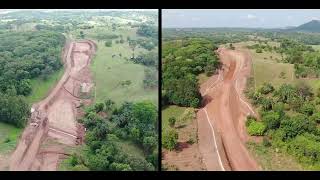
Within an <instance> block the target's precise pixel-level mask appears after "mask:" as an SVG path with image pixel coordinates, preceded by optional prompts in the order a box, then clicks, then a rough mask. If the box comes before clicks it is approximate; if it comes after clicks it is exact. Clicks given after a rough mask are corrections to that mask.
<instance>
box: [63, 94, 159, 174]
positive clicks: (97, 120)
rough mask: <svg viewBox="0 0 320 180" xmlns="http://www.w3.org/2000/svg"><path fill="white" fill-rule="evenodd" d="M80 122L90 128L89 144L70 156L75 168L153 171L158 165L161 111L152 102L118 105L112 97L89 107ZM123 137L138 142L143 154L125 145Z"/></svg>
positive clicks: (69, 161)
mask: <svg viewBox="0 0 320 180" xmlns="http://www.w3.org/2000/svg"><path fill="white" fill-rule="evenodd" d="M104 113H107V114H108V115H107V117H105V116H103V115H102V114H104ZM80 122H81V123H83V124H84V126H85V127H86V128H87V132H86V137H85V143H86V145H87V148H86V149H85V150H83V151H82V152H81V153H80V154H74V155H73V156H71V157H70V158H69V159H68V160H67V161H68V163H69V165H71V167H72V169H73V170H76V169H77V170H86V169H87V170H98V171H102V170H107V171H132V170H133V171H151V170H156V169H157V168H158V113H157V108H156V106H155V105H154V104H152V103H151V102H148V101H144V102H138V103H128V102H125V103H123V104H122V106H121V107H119V108H116V107H115V103H114V102H113V101H111V100H107V101H105V102H104V103H96V104H95V105H94V106H92V107H91V108H88V109H87V111H86V113H85V116H84V117H83V118H82V119H81V120H80ZM123 141H131V142H133V143H135V144H136V146H137V147H138V148H139V149H141V150H142V151H143V156H137V155H135V154H134V152H131V151H129V150H127V149H124V148H122V145H121V143H123Z"/></svg>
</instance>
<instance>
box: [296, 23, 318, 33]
mask: <svg viewBox="0 0 320 180" xmlns="http://www.w3.org/2000/svg"><path fill="white" fill-rule="evenodd" d="M291 30H294V31H305V32H320V21H319V20H312V21H310V22H307V23H305V24H302V25H300V26H298V27H296V28H292V29H291Z"/></svg>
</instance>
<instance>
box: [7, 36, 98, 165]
mask: <svg viewBox="0 0 320 180" xmlns="http://www.w3.org/2000/svg"><path fill="white" fill-rule="evenodd" d="M66 44H67V45H66V47H65V49H64V55H63V58H64V59H63V60H64V63H65V72H64V74H63V76H62V78H61V79H60V81H59V82H58V83H57V85H56V86H55V87H54V88H53V89H52V90H51V92H50V94H49V95H48V96H47V97H46V98H45V99H44V100H42V101H40V102H38V103H36V104H34V105H33V108H34V109H35V111H34V112H33V113H32V115H31V118H30V124H29V125H28V126H27V127H26V128H25V131H24V132H23V134H22V136H21V138H20V141H19V144H18V145H17V147H16V150H15V151H14V153H13V154H12V156H11V159H10V170H56V169H57V166H58V164H59V162H60V160H61V158H62V157H63V156H65V155H64V154H63V153H61V151H63V149H64V148H66V147H70V146H76V145H77V144H80V143H81V142H82V139H83V135H84V132H83V127H81V125H80V124H78V123H77V122H76V118H77V115H78V113H79V111H80V110H79V109H77V105H78V104H79V102H80V101H81V99H79V98H78V97H79V94H78V93H75V92H80V91H79V89H80V88H81V87H80V85H81V84H82V83H91V76H90V71H89V67H88V65H89V63H90V61H91V59H92V56H93V54H94V53H95V49H96V46H95V44H94V43H93V42H92V41H81V42H71V43H66ZM71 76H72V77H76V78H77V80H75V79H74V78H70V77H71ZM66 84H68V89H71V92H69V91H67V90H66V88H65V87H64V86H65V85H66ZM70 84H71V86H70ZM89 101H90V100H89ZM53 142H55V143H53ZM48 149H51V151H50V152H49V151H47V150H48ZM52 149H55V150H56V151H55V150H52ZM58 150H59V151H58ZM40 152H41V153H40ZM46 152H48V153H46ZM39 153H40V154H39Z"/></svg>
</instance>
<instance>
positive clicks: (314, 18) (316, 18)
mask: <svg viewBox="0 0 320 180" xmlns="http://www.w3.org/2000/svg"><path fill="white" fill-rule="evenodd" d="M311 20H318V21H319V20H320V18H318V17H311Z"/></svg>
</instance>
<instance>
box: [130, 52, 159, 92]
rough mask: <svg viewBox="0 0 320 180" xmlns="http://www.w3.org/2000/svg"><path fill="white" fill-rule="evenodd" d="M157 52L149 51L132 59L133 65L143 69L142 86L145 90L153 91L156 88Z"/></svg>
mask: <svg viewBox="0 0 320 180" xmlns="http://www.w3.org/2000/svg"><path fill="white" fill-rule="evenodd" d="M158 57H159V56H158V52H157V51H149V52H147V53H142V54H139V55H138V56H137V57H136V58H134V59H133V62H134V63H137V64H142V65H144V66H146V67H145V69H144V80H143V85H144V88H145V89H154V88H157V87H158V82H159V80H158V69H159V59H158Z"/></svg>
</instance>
